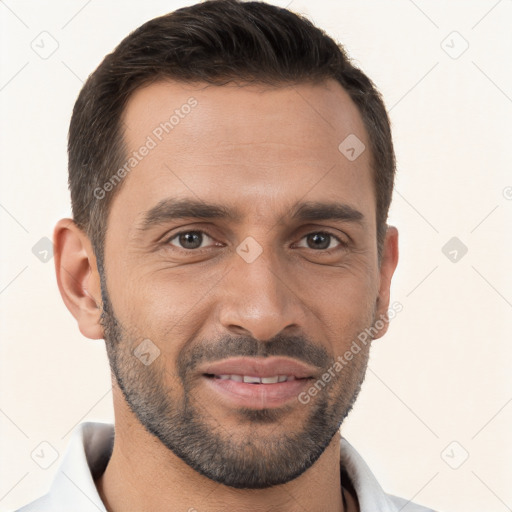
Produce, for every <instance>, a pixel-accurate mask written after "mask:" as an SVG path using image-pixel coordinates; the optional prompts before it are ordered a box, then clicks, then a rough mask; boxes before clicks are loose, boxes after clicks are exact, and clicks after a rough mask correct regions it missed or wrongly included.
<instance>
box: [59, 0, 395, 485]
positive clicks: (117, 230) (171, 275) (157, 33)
mask: <svg viewBox="0 0 512 512" xmlns="http://www.w3.org/2000/svg"><path fill="white" fill-rule="evenodd" d="M68 149H69V185H70V189H71V199H72V207H73V222H65V221H62V222H61V223H59V224H58V226H57V229H56V234H55V246H56V251H55V252H56V258H55V261H56V265H57V275H58V280H59V287H60V289H61V293H62V295H63V297H64V300H65V302H66V304H67V306H68V307H69V309H70V310H71V311H72V313H73V314H74V316H75V317H76V318H77V320H78V324H79V327H80V329H81V331H82V333H83V334H85V335H86V336H88V337H90V338H104V339H105V342H106V347H107V352H108V357H109V361H110V365H111V369H112V373H113V376H114V381H115V385H116V386H118V389H119V394H120V396H121V397H122V402H123V404H122V405H123V406H126V407H127V408H128V409H129V410H130V412H131V413H132V414H133V416H134V417H135V418H137V421H138V422H140V425H141V426H142V427H144V428H145V429H146V430H147V431H148V432H150V433H151V434H152V435H154V436H155V437H156V438H157V439H158V440H159V441H160V442H161V443H162V446H163V447H165V449H168V450H169V451H170V452H172V453H173V454H174V455H177V456H178V457H179V458H181V459H182V460H183V461H185V462H186V463H187V464H188V465H189V466H191V467H192V468H194V469H195V470H196V471H198V472H199V473H201V474H203V475H205V476H207V477H208V478H211V479H213V480H215V481H218V482H220V483H223V484H225V485H230V486H233V487H244V488H262V487H268V486H272V485H276V484H280V483H284V482H286V481H289V480H291V479H293V478H295V477H296V476H298V475H300V474H301V473H302V472H304V471H306V470H307V469H308V468H309V467H311V465H312V464H314V463H315V461H316V460H317V459H318V458H319V457H320V456H321V454H322V453H323V451H324V450H325V448H326V447H327V446H328V445H329V443H330V442H331V439H332V438H333V436H334V435H335V433H336V432H337V430H338V429H339V426H340V424H341V422H342V421H343V419H344V418H345V417H346V415H347V414H348V412H349V411H350V409H351V407H352V405H353V403H354V401H355V399H356V397H357V394H358V392H359V389H360V386H361V383H362V381H363V379H364V374H365V370H366V366H367V361H368V354H369V348H370V342H369V341H368V340H367V339H365V342H362V341H361V340H362V339H363V338H362V337H361V333H364V332H367V331H368V328H369V327H372V326H373V325H374V324H375V321H376V320H377V319H382V318H383V317H385V315H386V312H387V309H388V306H389V286H390V282H391V277H392V274H393V272H394V269H395V267H396V264H397V257H398V252H397V232H396V230H395V229H394V228H392V227H389V226H388V225H387V223H386V220H387V214H388V209H389V205H390V201H391V195H392V189H393V179H394V171H395V161H394V152H393V146H392V141H391V134H390V128H389V120H388V117H387V114H386V110H385V108H384V105H383V102H382V100H381V98H380V96H379V93H378V92H377V90H376V89H375V87H374V85H373V84H372V82H371V81H370V80H369V79H368V77H366V75H364V73H363V72H362V71H360V70H359V69H357V68H356V67H354V66H353V65H352V64H351V62H350V61H349V59H348V57H347V56H346V54H345V52H344V50H343V48H342V47H341V46H340V45H337V44H336V43H335V42H334V41H333V40H332V39H330V38H329V37H328V36H327V35H325V34H324V33H323V32H322V31H321V30H319V29H318V28H316V27H314V26H313V25H312V24H311V23H310V22H309V21H307V20H306V19H304V18H302V17H300V16H298V15H296V14H293V13H291V12H290V11H287V10H285V9H281V8H278V7H274V6H271V5H268V4H264V3H259V2H238V1H235V0H212V1H207V2H204V3H201V4H196V5H193V6H190V7H187V8H183V9H180V10H177V11H175V12H173V13H171V14H169V15H166V16H163V17H160V18H156V19H154V20H151V21H149V22H147V23H146V24H144V25H142V26H141V27H140V28H138V29H137V30H135V31H134V32H133V33H132V34H130V35H129V36H128V37H127V38H126V39H125V40H124V41H122V42H121V43H120V45H119V46H118V47H117V48H116V49H115V50H114V52H112V53H111V54H110V55H108V56H107V57H106V58H105V59H104V61H103V62H102V63H101V65H100V66H99V67H98V68H97V69H96V71H95V72H94V73H93V74H92V75H91V76H90V77H89V79H88V80H87V82H86V84H85V85H84V87H83V89H82V91H81V92H80V95H79V97H78V100H77V102H76V104H75V108H74V111H73V116H72V120H71V125H70V132H69V148H68ZM386 327H387V322H384V326H383V327H382V328H381V329H379V330H375V329H374V330H373V331H372V337H373V338H377V337H380V336H381V335H382V334H384V332H385V330H386ZM354 343H356V344H357V350H356V349H351V347H354ZM351 350H352V356H351V357H350V358H349V357H345V356H344V355H345V354H346V353H347V351H351ZM344 357H345V359H344ZM247 372H252V373H253V374H256V375H252V376H260V377H263V379H267V380H266V381H265V382H262V383H259V384H250V383H241V384H240V383H239V382H238V380H239V378H238V377H229V378H227V377H226V375H242V374H244V373H245V374H246V376H247ZM283 375H284V376H285V377H287V380H286V382H276V383H274V382H273V380H275V379H274V377H279V376H283ZM326 375H328V377H326ZM249 376H250V375H249ZM267 381H268V383H267ZM319 382H320V384H319ZM251 386H252V387H254V386H258V390H257V391H255V390H254V388H253V389H249V388H251ZM312 386H313V387H314V388H315V389H316V390H317V391H316V392H314V393H309V394H307V396H308V397H309V398H308V400H307V401H306V400H304V399H302V400H301V399H300V398H299V397H300V396H302V397H304V396H306V395H305V394H304V393H307V390H308V389H312ZM306 402H307V403H306ZM118 406H119V407H121V404H118ZM297 454H300V455H299V456H298V455H297Z"/></svg>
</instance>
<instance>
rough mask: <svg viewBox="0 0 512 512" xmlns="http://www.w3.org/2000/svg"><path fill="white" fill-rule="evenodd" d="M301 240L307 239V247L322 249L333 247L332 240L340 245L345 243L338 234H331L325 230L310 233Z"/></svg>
mask: <svg viewBox="0 0 512 512" xmlns="http://www.w3.org/2000/svg"><path fill="white" fill-rule="evenodd" d="M301 240H306V244H307V245H306V247H307V248H308V249H318V250H321V251H325V250H328V249H332V248H333V247H332V246H331V243H332V242H336V243H337V244H338V246H344V245H345V244H344V243H343V242H342V241H341V240H340V239H339V238H338V237H337V236H334V235H331V234H330V233H325V232H323V231H319V232H316V233H309V234H308V235H306V236H304V237H302V239H301ZM299 243H300V242H299ZM299 247H304V245H299Z"/></svg>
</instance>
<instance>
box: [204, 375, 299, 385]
mask: <svg viewBox="0 0 512 512" xmlns="http://www.w3.org/2000/svg"><path fill="white" fill-rule="evenodd" d="M205 377H208V378H210V379H219V380H232V381H234V382H244V383H245V384H277V383H280V382H290V381H293V380H296V378H295V375H273V376H271V377H258V376H256V375H229V374H227V375H226V374H224V375H223V374H221V375H214V374H208V373H206V374H205ZM299 380H300V379H299Z"/></svg>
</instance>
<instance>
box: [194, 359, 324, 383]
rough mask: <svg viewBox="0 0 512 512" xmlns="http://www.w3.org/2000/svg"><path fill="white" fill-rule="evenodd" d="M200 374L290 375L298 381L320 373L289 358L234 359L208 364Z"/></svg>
mask: <svg viewBox="0 0 512 512" xmlns="http://www.w3.org/2000/svg"><path fill="white" fill-rule="evenodd" d="M199 372H201V373H203V374H209V375H252V376H255V377H272V376H274V375H288V376H294V377H295V378H296V379H308V378H311V377H314V376H315V374H316V373H318V368H316V367H314V366H310V365H307V364H305V363H302V362H300V361H297V360H294V359H290V358H288V357H265V358H263V357H232V358H229V359H224V360H222V361H217V362H216V363H209V364H206V365H204V366H202V367H200V368H199ZM268 385H269V386H271V385H272V384H268Z"/></svg>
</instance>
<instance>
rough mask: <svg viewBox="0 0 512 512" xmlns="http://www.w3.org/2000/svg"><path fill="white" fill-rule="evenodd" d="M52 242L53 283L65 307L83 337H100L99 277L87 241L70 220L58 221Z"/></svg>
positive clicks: (93, 256)
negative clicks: (56, 285)
mask: <svg viewBox="0 0 512 512" xmlns="http://www.w3.org/2000/svg"><path fill="white" fill-rule="evenodd" d="M53 243H54V248H53V251H54V260H55V272H56V274H57V283H58V285H59V290H60V294H61V296H62V299H63V300H64V303H65V304H66V307H67V308H68V309H69V311H70V312H71V314H72V315H73V316H74V317H75V319H76V321H77V322H78V328H79V329H80V332H81V333H82V334H83V335H84V336H85V337H87V338H90V339H93V340H97V339H101V338H103V328H102V326H101V324H100V317H101V311H102V303H101V286H100V277H99V274H98V268H97V265H96V257H95V255H94V251H93V249H92V244H91V242H90V240H89V238H88V237H87V235H86V234H85V233H84V232H83V231H82V230H81V229H80V228H79V227H78V226H77V225H76V224H75V222H74V221H73V220H72V219H61V220H60V221H59V222H58V223H57V225H56V226H55V231H54V234H53Z"/></svg>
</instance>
